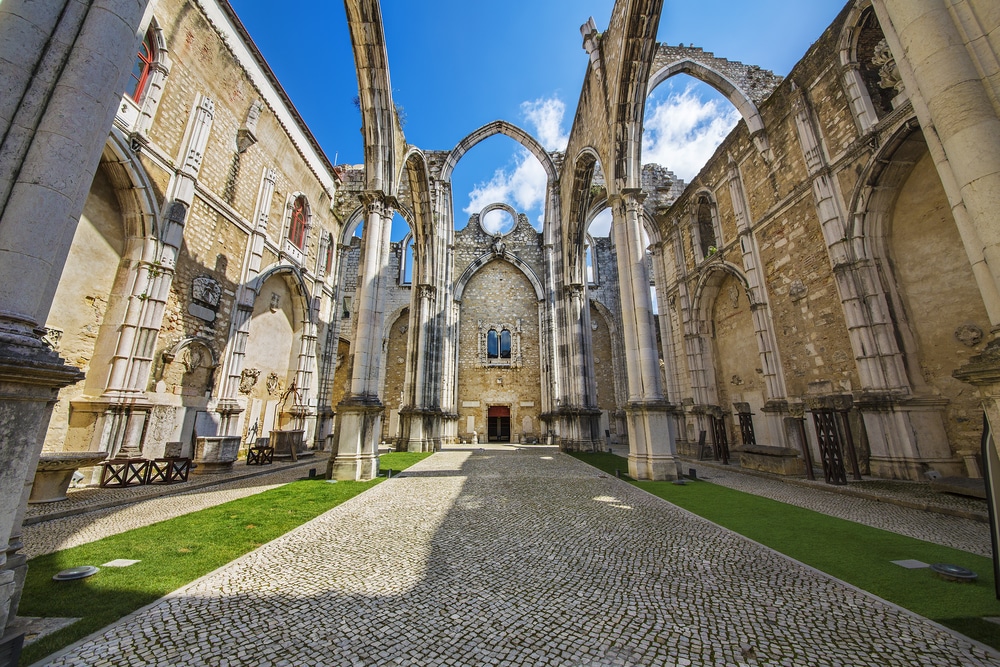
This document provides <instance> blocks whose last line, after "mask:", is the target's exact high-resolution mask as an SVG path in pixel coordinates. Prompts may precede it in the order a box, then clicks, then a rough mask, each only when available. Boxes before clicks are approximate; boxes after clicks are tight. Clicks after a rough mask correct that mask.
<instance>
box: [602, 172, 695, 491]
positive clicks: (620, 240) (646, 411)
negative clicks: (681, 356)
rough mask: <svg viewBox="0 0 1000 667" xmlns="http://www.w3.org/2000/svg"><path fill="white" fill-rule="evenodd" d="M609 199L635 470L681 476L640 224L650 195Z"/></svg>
mask: <svg viewBox="0 0 1000 667" xmlns="http://www.w3.org/2000/svg"><path fill="white" fill-rule="evenodd" d="M609 199H610V200H611V204H612V207H611V208H612V213H613V216H614V223H613V226H612V231H613V233H614V237H615V254H616V258H617V261H618V283H619V290H620V294H621V304H622V329H623V332H624V338H625V363H626V367H627V376H628V406H627V408H626V413H627V421H628V435H629V475H631V476H632V477H634V478H635V479H654V480H662V479H676V478H677V477H678V475H679V470H680V466H679V464H678V462H677V460H676V458H675V456H674V454H675V446H676V445H675V443H676V438H677V432H676V429H677V426H676V423H675V421H674V419H673V418H672V417H671V416H670V415H668V410H669V408H670V406H669V405H668V404H667V402H666V401H665V400H664V398H663V389H662V383H661V382H660V358H659V355H658V354H657V350H656V336H655V335H654V333H653V320H652V317H653V315H652V298H651V296H650V293H649V272H648V268H647V265H646V251H645V248H644V247H643V242H642V234H641V233H640V229H639V225H640V222H639V217H640V215H641V214H642V203H643V200H644V199H645V195H644V194H643V193H642V191H641V190H625V191H624V192H623V193H622V194H621V195H616V196H612V197H610V198H609Z"/></svg>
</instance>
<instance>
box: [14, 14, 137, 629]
mask: <svg viewBox="0 0 1000 667" xmlns="http://www.w3.org/2000/svg"><path fill="white" fill-rule="evenodd" d="M145 7H146V2H145V0H132V1H126V0H117V1H115V0H90V1H89V2H84V1H80V2H67V1H60V0H53V1H52V2H31V1H30V0H4V2H3V4H2V5H0V80H2V87H3V89H4V95H3V96H2V98H3V99H2V100H0V136H2V137H3V138H4V139H3V145H2V146H0V255H2V257H3V261H2V262H0V539H3V540H6V541H7V544H8V547H7V548H6V549H5V551H4V554H3V555H0V624H2V625H3V626H4V627H5V629H6V628H7V626H8V624H9V621H10V620H12V619H13V618H14V615H15V614H16V612H17V601H18V599H19V598H20V591H21V589H22V586H23V577H24V572H25V566H24V563H23V557H21V556H18V555H17V554H16V551H17V549H18V547H19V544H17V543H16V542H17V540H16V537H15V536H19V535H20V532H21V531H20V523H21V517H23V507H24V503H25V502H26V501H27V493H26V492H25V491H26V487H25V480H27V479H30V476H31V474H32V473H33V472H34V468H35V465H36V464H37V462H38V456H39V453H40V452H41V447H42V441H43V439H44V435H45V430H46V428H47V427H48V421H49V417H50V415H51V411H52V405H53V403H54V402H55V400H56V397H57V394H58V391H59V389H60V388H62V387H64V386H67V385H69V384H72V383H73V382H76V381H78V380H80V379H82V374H81V373H80V372H79V371H78V370H77V369H75V368H73V367H71V366H69V365H67V364H66V362H65V361H64V360H63V359H61V358H60V357H59V356H58V355H57V354H55V353H54V352H52V350H51V349H49V348H48V347H47V346H46V345H45V344H44V343H43V342H42V335H43V332H42V326H43V325H44V323H45V320H46V317H47V316H48V312H49V308H50V307H51V305H52V298H53V295H54V294H55V291H56V286H57V285H58V283H59V277H60V275H61V273H62V268H63V265H64V264H65V261H66V256H67V255H68V253H69V247H70V244H71V243H72V240H73V234H74V232H75V230H76V225H77V222H78V221H79V219H80V214H81V213H82V212H83V205H84V202H85V201H86V197H87V193H88V191H89V189H90V184H91V182H92V180H93V177H94V172H95V170H96V169H97V164H98V161H99V160H100V156H101V152H102V150H103V149H104V144H105V142H106V140H107V137H108V132H109V131H110V129H111V123H112V120H113V118H114V113H115V109H116V108H117V103H118V100H119V99H120V98H121V94H122V88H123V82H124V80H125V77H126V76H127V75H128V71H129V69H130V68H131V66H132V61H133V59H134V58H135V54H136V49H137V47H138V43H139V34H138V31H139V25H140V23H141V21H142V17H143V13H144V11H145ZM74 35H75V39H74V38H73V36H74ZM12 537H15V540H14V541H13V542H12V541H11V538H12ZM10 632H12V631H11V630H7V632H5V635H6V636H5V637H4V638H3V639H2V640H0V641H7V640H8V638H9V634H10Z"/></svg>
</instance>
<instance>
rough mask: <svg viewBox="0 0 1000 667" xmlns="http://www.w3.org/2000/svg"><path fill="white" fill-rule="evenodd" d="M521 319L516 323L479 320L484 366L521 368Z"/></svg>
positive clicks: (480, 348) (482, 363)
mask: <svg viewBox="0 0 1000 667" xmlns="http://www.w3.org/2000/svg"><path fill="white" fill-rule="evenodd" d="M522 360H523V357H522V355H521V320H517V321H516V322H515V323H514V324H509V323H503V322H500V323H498V322H484V321H482V320H480V321H479V362H480V364H481V365H483V366H509V367H511V368H520V367H521V363H522Z"/></svg>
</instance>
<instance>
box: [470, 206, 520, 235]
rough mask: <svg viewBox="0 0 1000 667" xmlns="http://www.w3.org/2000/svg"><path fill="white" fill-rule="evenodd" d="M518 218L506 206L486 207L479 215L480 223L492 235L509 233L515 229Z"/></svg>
mask: <svg viewBox="0 0 1000 667" xmlns="http://www.w3.org/2000/svg"><path fill="white" fill-rule="evenodd" d="M516 224H517V219H516V218H515V217H514V212H513V211H512V210H509V209H508V208H507V207H506V206H503V205H498V206H496V208H494V207H486V208H485V209H483V212H482V213H481V214H480V216H479V225H480V226H481V227H482V228H483V231H484V232H486V233H487V234H489V235H490V236H495V235H497V234H507V233H509V232H511V231H512V230H513V229H514V226H515V225H516Z"/></svg>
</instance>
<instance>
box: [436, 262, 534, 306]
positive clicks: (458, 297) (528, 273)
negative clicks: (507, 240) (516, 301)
mask: <svg viewBox="0 0 1000 667" xmlns="http://www.w3.org/2000/svg"><path fill="white" fill-rule="evenodd" d="M494 260H497V261H504V260H506V261H507V262H509V263H510V264H513V265H514V267H515V268H517V269H518V270H519V271H520V272H521V273H523V274H524V277H525V278H527V279H528V282H530V283H531V286H532V287H533V288H534V289H535V297H536V298H537V299H538V301H543V300H544V299H545V289H544V288H543V287H542V283H541V281H540V280H539V279H538V276H536V275H535V272H534V271H532V270H531V267H530V266H528V265H527V264H525V263H524V262H523V261H522V260H521V258H520V257H518V256H517V255H513V254H510V253H508V254H506V255H504V257H503V258H502V259H501V258H498V257H496V256H495V255H494V254H493V253H485V254H483V255H480V256H479V257H478V258H476V260H475V261H473V262H472V263H471V264H469V266H468V267H466V269H465V271H463V272H462V275H461V276H459V278H458V280H456V281H455V301H456V302H458V303H461V301H462V294H463V293H464V292H465V288H466V286H467V285H468V284H469V281H470V280H472V276H474V275H476V273H477V272H478V271H479V270H480V269H481V268H483V267H484V266H486V265H487V264H489V263H490V262H492V261H494Z"/></svg>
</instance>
